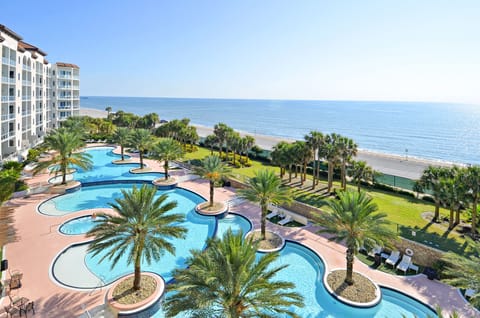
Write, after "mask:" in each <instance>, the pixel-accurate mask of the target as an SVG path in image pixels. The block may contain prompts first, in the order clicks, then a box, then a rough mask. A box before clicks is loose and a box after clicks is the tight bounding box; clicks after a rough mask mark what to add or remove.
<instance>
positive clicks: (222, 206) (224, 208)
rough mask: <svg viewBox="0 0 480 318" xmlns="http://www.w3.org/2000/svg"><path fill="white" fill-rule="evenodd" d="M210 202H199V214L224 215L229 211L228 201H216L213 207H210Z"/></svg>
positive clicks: (197, 207) (196, 209)
mask: <svg viewBox="0 0 480 318" xmlns="http://www.w3.org/2000/svg"><path fill="white" fill-rule="evenodd" d="M208 205H209V202H202V203H199V204H197V206H196V207H195V211H197V213H198V214H201V215H206V216H220V217H221V216H223V215H225V214H226V213H227V212H228V203H226V202H214V203H213V207H209V206H208Z"/></svg>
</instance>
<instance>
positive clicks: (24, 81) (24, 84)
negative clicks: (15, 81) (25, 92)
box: [22, 80, 32, 86]
mask: <svg viewBox="0 0 480 318" xmlns="http://www.w3.org/2000/svg"><path fill="white" fill-rule="evenodd" d="M22 85H23V86H31V85H32V82H31V81H27V80H23V81H22Z"/></svg>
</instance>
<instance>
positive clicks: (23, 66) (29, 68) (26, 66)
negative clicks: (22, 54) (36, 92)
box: [22, 64, 32, 72]
mask: <svg viewBox="0 0 480 318" xmlns="http://www.w3.org/2000/svg"><path fill="white" fill-rule="evenodd" d="M22 69H23V70H25V71H29V72H31V71H32V68H31V67H30V66H28V65H25V64H22Z"/></svg>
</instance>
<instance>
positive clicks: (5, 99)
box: [2, 96, 15, 102]
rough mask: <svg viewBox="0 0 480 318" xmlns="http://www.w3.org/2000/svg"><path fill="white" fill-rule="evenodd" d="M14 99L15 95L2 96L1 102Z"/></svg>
mask: <svg viewBox="0 0 480 318" xmlns="http://www.w3.org/2000/svg"><path fill="white" fill-rule="evenodd" d="M13 101H15V96H2V102H13Z"/></svg>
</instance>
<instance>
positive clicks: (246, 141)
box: [241, 135, 255, 161]
mask: <svg viewBox="0 0 480 318" xmlns="http://www.w3.org/2000/svg"><path fill="white" fill-rule="evenodd" d="M241 145H242V147H241V148H242V149H241V153H242V154H245V159H246V161H248V152H249V151H250V149H252V147H253V146H255V138H253V137H252V136H249V135H247V136H245V137H243V138H242V142H241Z"/></svg>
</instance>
